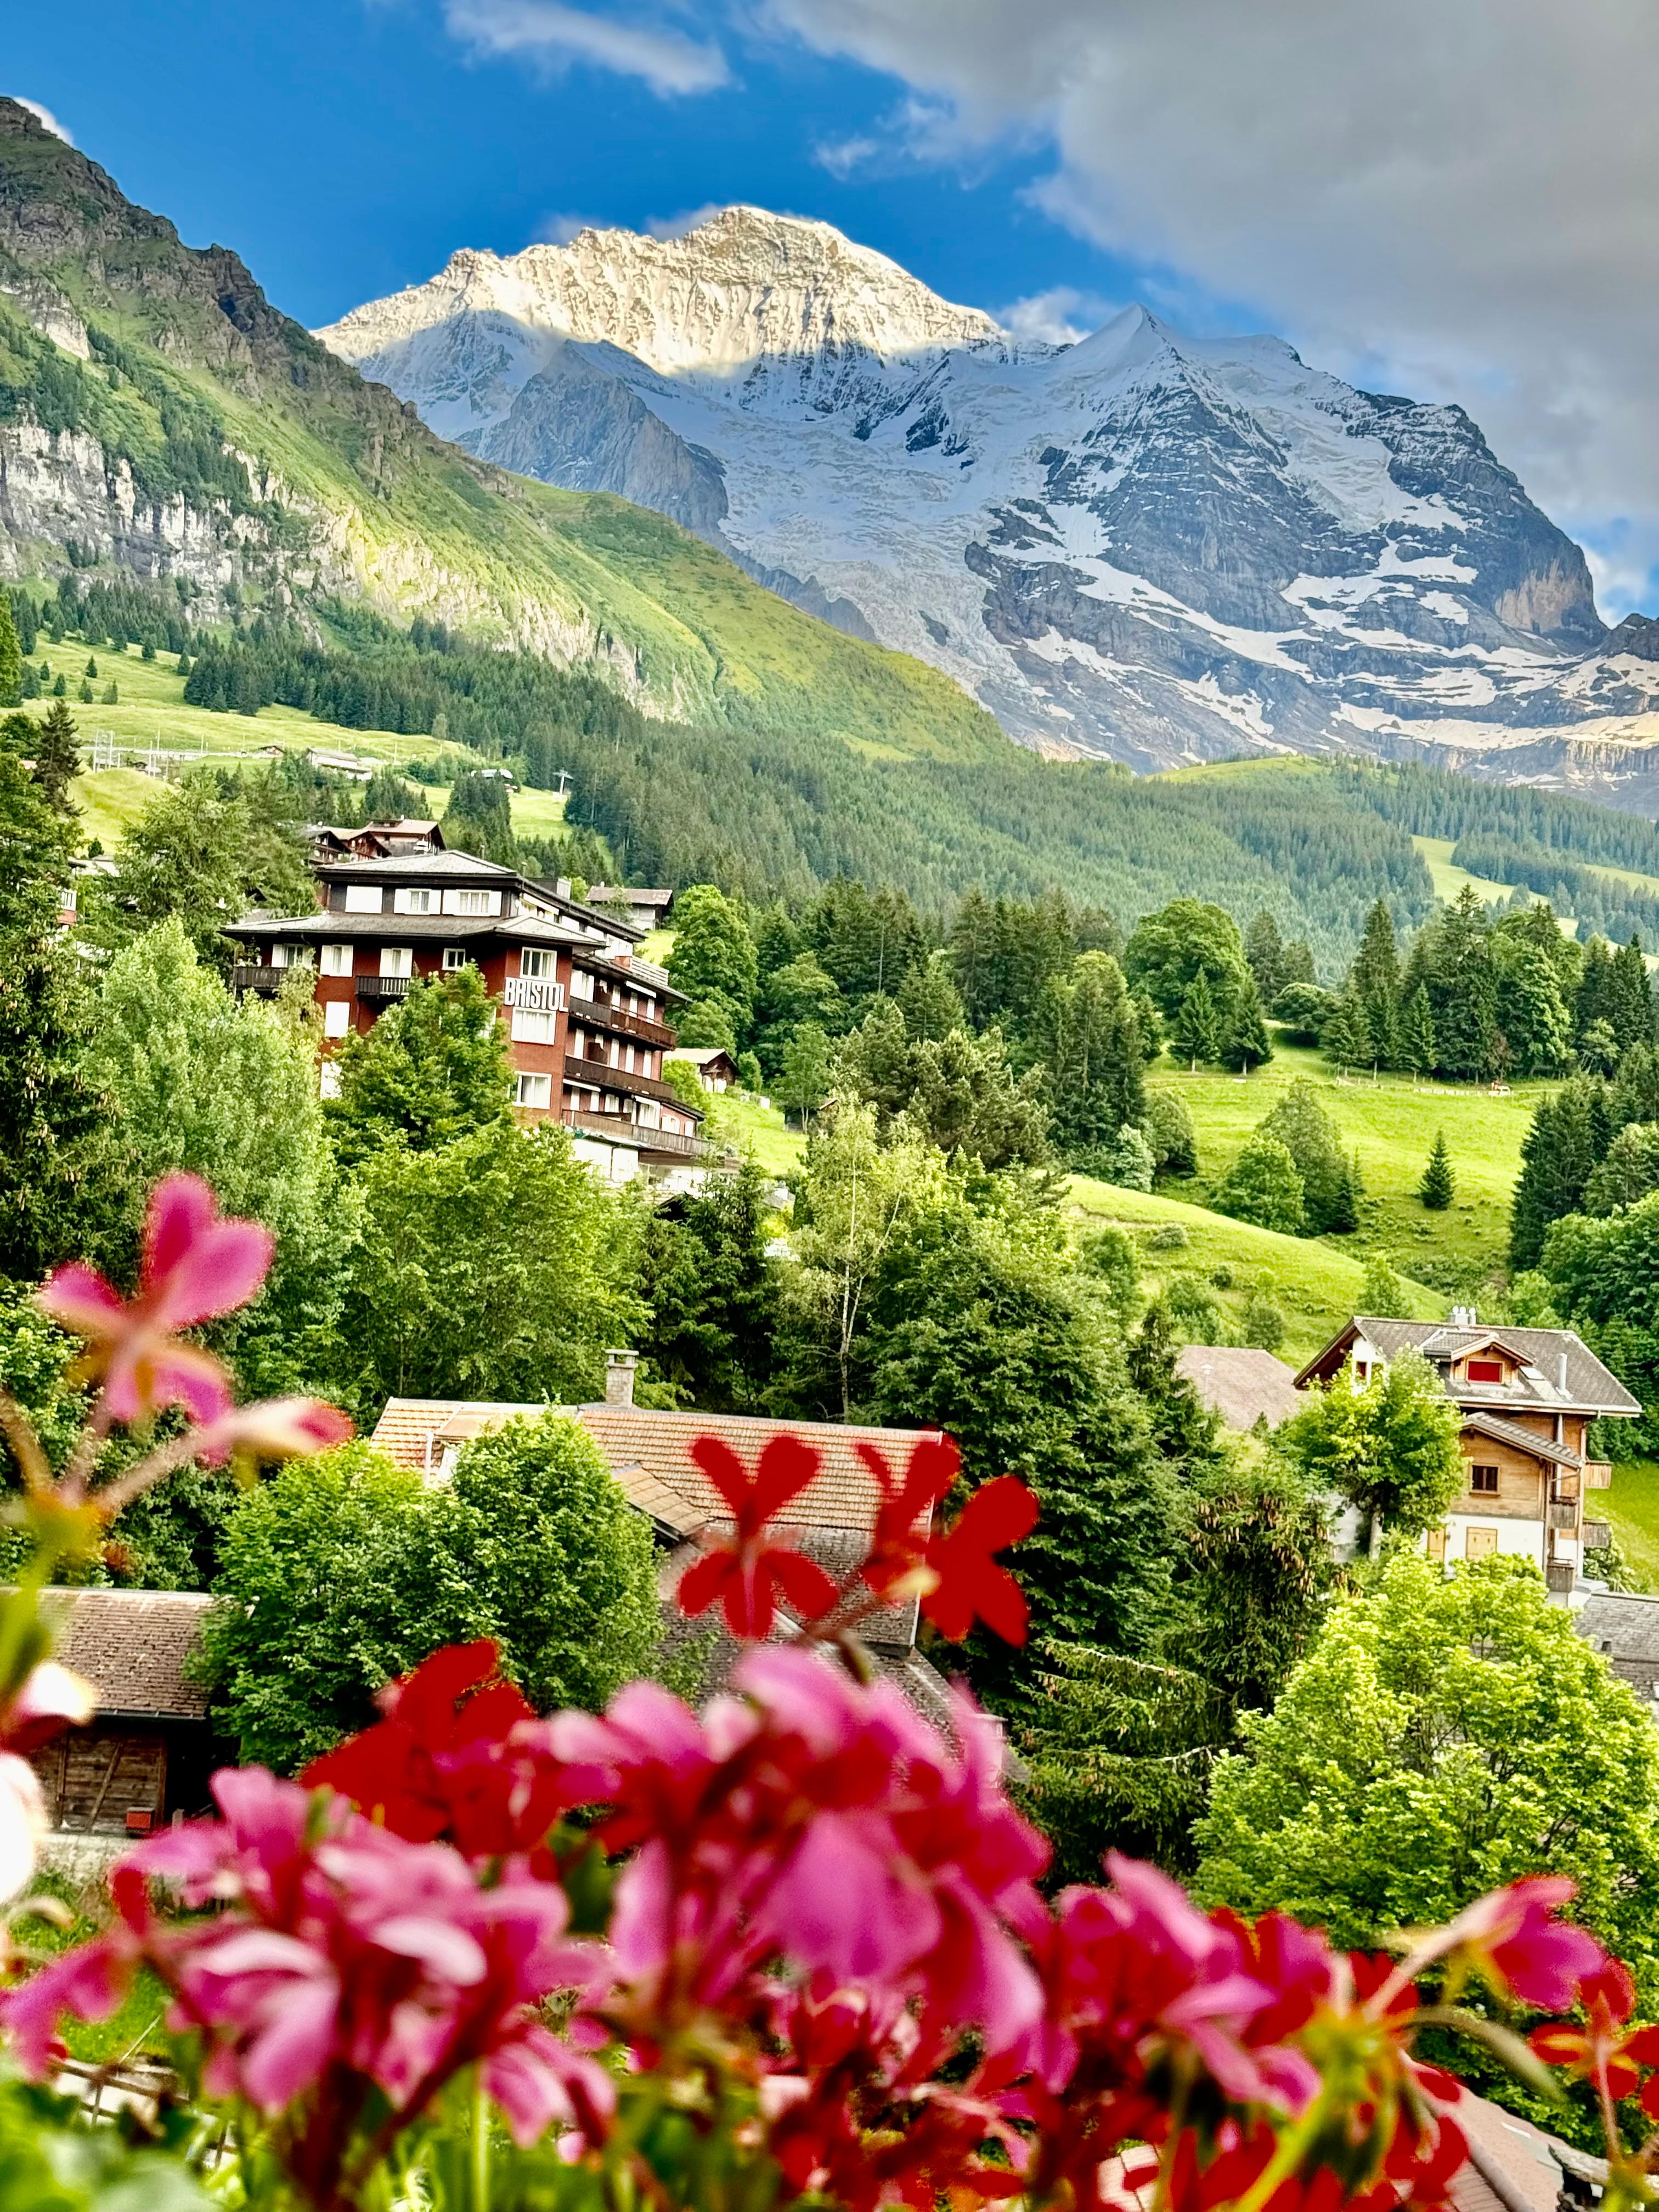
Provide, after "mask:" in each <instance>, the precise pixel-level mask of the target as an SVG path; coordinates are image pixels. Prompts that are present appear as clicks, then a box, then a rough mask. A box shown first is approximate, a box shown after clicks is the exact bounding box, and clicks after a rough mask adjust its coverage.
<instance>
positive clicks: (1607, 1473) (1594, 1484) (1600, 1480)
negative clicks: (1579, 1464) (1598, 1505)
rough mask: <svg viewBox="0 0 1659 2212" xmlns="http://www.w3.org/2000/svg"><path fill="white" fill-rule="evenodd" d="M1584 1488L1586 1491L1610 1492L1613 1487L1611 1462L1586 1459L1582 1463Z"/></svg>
mask: <svg viewBox="0 0 1659 2212" xmlns="http://www.w3.org/2000/svg"><path fill="white" fill-rule="evenodd" d="M1584 1487H1585V1489H1586V1490H1610V1489H1611V1488H1612V1487H1613V1462H1612V1461H1611V1460H1605V1459H1587V1460H1586V1461H1585V1462H1584Z"/></svg>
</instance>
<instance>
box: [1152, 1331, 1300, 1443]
mask: <svg viewBox="0 0 1659 2212" xmlns="http://www.w3.org/2000/svg"><path fill="white" fill-rule="evenodd" d="M1176 1374H1177V1375H1178V1376H1180V1377H1181V1378H1182V1381H1183V1382H1185V1383H1191V1384H1192V1386H1193V1388H1194V1390H1195V1391H1196V1392H1197V1393H1198V1397H1199V1402H1200V1404H1201V1405H1205V1406H1207V1407H1209V1408H1210V1410H1211V1412H1212V1413H1219V1414H1220V1416H1221V1419H1222V1420H1223V1421H1224V1422H1225V1425H1227V1427H1228V1428H1230V1429H1253V1428H1254V1427H1255V1425H1256V1423H1257V1422H1258V1421H1265V1422H1266V1423H1267V1426H1268V1427H1269V1428H1270V1429H1276V1428H1277V1427H1278V1426H1279V1423H1280V1422H1281V1421H1286V1420H1288V1419H1290V1417H1291V1414H1292V1413H1295V1412H1297V1409H1298V1407H1300V1405H1301V1403H1302V1401H1301V1400H1300V1399H1299V1398H1298V1397H1297V1388H1296V1370H1295V1368H1294V1367H1289V1366H1287V1365H1286V1364H1285V1362H1284V1361H1283V1360H1282V1359H1275V1358H1273V1353H1272V1352H1257V1351H1255V1350H1253V1349H1252V1348H1251V1347H1250V1346H1248V1345H1231V1344H1187V1345H1183V1346H1182V1348H1181V1350H1180V1351H1179V1352H1177V1353H1176Z"/></svg>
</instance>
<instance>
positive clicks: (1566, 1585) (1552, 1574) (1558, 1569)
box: [1544, 1559, 1578, 1597]
mask: <svg viewBox="0 0 1659 2212" xmlns="http://www.w3.org/2000/svg"><path fill="white" fill-rule="evenodd" d="M1577 1574H1578V1571H1577V1568H1576V1567H1575V1566H1574V1565H1573V1564H1572V1562H1571V1559H1552V1560H1551V1561H1550V1563H1549V1565H1547V1567H1546V1568H1545V1570H1544V1587H1545V1589H1547V1590H1548V1592H1549V1594H1550V1595H1551V1596H1552V1597H1565V1596H1566V1595H1568V1594H1569V1592H1570V1591H1571V1589H1572V1586H1573V1583H1575V1581H1577Z"/></svg>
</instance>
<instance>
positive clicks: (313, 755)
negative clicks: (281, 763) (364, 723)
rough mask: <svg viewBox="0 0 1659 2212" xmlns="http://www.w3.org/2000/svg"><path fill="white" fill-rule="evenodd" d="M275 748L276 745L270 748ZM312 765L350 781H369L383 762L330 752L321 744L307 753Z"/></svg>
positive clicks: (322, 771)
mask: <svg viewBox="0 0 1659 2212" xmlns="http://www.w3.org/2000/svg"><path fill="white" fill-rule="evenodd" d="M269 750H276V748H275V747H271V748H269ZM306 759H307V762H308V763H310V765H311V766H312V767H313V768H314V769H319V770H320V771H321V773H322V774H323V775H342V776H344V777H345V778H346V780H347V781H348V782H350V783H367V782H368V781H369V779H370V777H371V776H372V775H374V771H375V769H377V768H379V767H380V765H381V763H380V762H379V761H372V760H362V759H360V758H359V757H358V756H357V755H356V753H337V752H330V751H328V750H326V749H325V747H323V746H321V745H313V747H312V748H311V750H310V751H309V752H308V753H307V755H306Z"/></svg>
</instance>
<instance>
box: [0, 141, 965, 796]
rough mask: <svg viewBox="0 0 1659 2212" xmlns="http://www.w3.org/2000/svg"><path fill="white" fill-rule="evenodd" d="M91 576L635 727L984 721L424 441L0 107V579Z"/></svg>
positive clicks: (617, 518) (721, 570) (736, 589)
mask: <svg viewBox="0 0 1659 2212" xmlns="http://www.w3.org/2000/svg"><path fill="white" fill-rule="evenodd" d="M94 561H104V562H111V563H113V564H114V565H115V566H117V567H118V568H123V569H125V570H128V571H130V572H131V573H133V574H137V575H140V576H144V577H149V578H158V577H159V578H164V579H167V578H172V579H179V580H182V582H183V583H184V585H185V586H186V588H188V589H190V590H191V591H192V592H199V593H201V594H203V595H204V596H205V598H206V599H207V602H208V604H209V605H210V607H211V608H212V609H213V611H215V612H218V611H222V610H223V609H225V608H227V607H230V608H234V605H237V604H239V603H240V602H242V601H248V602H251V603H252V604H269V605H272V606H274V607H275V608H276V609H277V610H279V611H293V610H295V609H296V608H297V609H301V610H303V608H304V607H305V605H306V604H307V601H308V600H309V599H312V598H313V597H315V596H316V595H318V594H323V595H329V594H333V595H337V596H339V597H343V598H347V599H365V600H367V601H368V603H369V604H370V605H373V606H374V607H375V608H376V609H377V610H378V611H380V612H382V613H384V614H386V615H389V616H392V617H394V618H395V619H397V620H399V621H404V622H407V621H408V620H409V619H410V617H413V616H414V615H416V614H417V613H418V614H421V615H423V616H425V617H428V618H431V619H437V620H440V621H442V622H444V623H446V624H447V625H448V626H450V627H452V628H453V629H457V630H459V631H461V632H464V633H465V634H466V635H469V636H471V637H472V638H474V639H475V640H476V641H478V642H480V643H491V642H494V643H498V644H502V645H510V646H516V647H522V648H524V649H526V650H529V651H532V652H534V653H540V654H543V655H544V656H546V657H547V658H549V659H551V660H553V661H555V662H556V663H557V664H559V665H586V666H592V667H594V668H595V669H597V670H599V671H602V672H603V673H604V674H605V676H606V678H607V679H608V680H609V681H611V683H612V684H614V685H615V687H616V688H617V690H621V691H622V692H623V693H624V694H625V695H626V696H629V697H630V698H632V699H633V700H634V701H635V702H636V703H638V704H639V705H641V707H642V708H645V709H646V710H647V712H649V713H652V714H658V715H664V716H667V717H669V718H671V719H674V720H705V721H707V722H708V723H710V724H712V725H714V726H750V727H753V726H767V725H769V724H778V725H787V726H802V727H806V728H811V729H814V730H822V731H823V732H826V733H829V734H833V735H835V736H836V737H840V738H847V739H849V740H851V741H854V742H864V743H870V744H889V745H891V746H893V747H895V748H896V749H897V750H915V751H918V752H922V753H931V754H935V755H942V756H945V757H955V756H957V755H961V756H962V757H973V756H974V755H975V754H978V753H982V752H984V751H986V750H988V749H991V748H994V747H995V746H998V745H1000V744H1001V743H1002V739H1001V738H1000V734H999V732H997V729H996V727H995V725H994V722H993V721H992V720H991V719H990V717H989V716H988V715H987V714H984V713H983V712H982V711H981V710H979V709H977V708H975V707H974V706H973V704H972V703H971V702H969V700H967V699H966V698H965V697H964V696H963V694H962V693H961V692H960V690H958V688H957V686H955V685H954V684H951V682H950V681H949V680H948V678H944V677H941V676H940V675H939V674H938V673H936V672H935V671H933V670H932V669H930V668H927V667H925V666H923V665H920V664H913V663H911V662H908V661H907V660H905V659H903V658H902V656H900V655H898V654H896V653H890V652H888V651H885V650H884V649H881V648H879V647H872V646H871V645H869V644H867V643H864V642H860V641H852V640H849V639H848V638H846V637H845V636H842V635H836V632H835V631H834V630H833V629H830V628H829V627H827V626H825V625H823V624H821V623H817V622H816V621H813V620H811V619H809V618H808V617H805V616H804V615H802V614H800V613H799V612H798V611H796V610H795V609H793V608H791V607H789V606H787V605H781V603H780V602H779V601H778V599H776V598H775V597H774V596H772V595H769V594H768V593H766V592H763V591H761V590H759V589H757V587H756V586H753V585H752V584H751V583H750V582H749V581H747V580H745V579H744V577H743V576H742V575H740V574H738V573H737V572H736V571H735V570H734V569H732V567H731V566H730V565H729V564H728V563H727V562H726V561H724V560H723V559H721V558H720V556H719V555H718V553H717V552H715V551H712V550H710V548H709V546H708V544H707V543H706V542H703V541H700V540H699V539H698V538H696V537H694V536H688V535H687V534H685V533H684V532H683V531H682V530H681V529H680V528H679V527H678V526H676V525H675V524H674V523H673V522H672V521H671V520H663V519H662V518H661V517H660V516H659V515H657V514H655V513H647V512H646V511H645V510H643V509H641V508H635V507H627V506H624V505H623V503H622V502H621V501H618V500H616V499H614V498H611V497H610V496H609V495H607V494H606V493H605V491H603V490H602V489H598V488H596V489H592V490H591V491H578V492H577V493H575V494H572V493H571V492H568V491H563V490H559V489H555V488H552V487H550V486H548V485H546V484H544V483H537V482H535V481H534V480H533V479H532V478H531V477H526V476H523V475H515V474H513V473H509V472H507V471H503V470H501V469H499V468H498V467H496V466H495V465H494V464H493V463H490V462H489V461H488V460H484V459H479V458H477V456H474V455H471V454H468V453H464V452H462V451H460V450H459V449H458V448H456V447H452V446H448V445H447V444H445V443H443V442H442V441H440V440H439V439H437V438H436V437H435V435H433V433H432V432H431V431H429V430H428V428H426V426H425V425H424V424H423V423H422V422H421V420H420V418H419V416H418V415H417V413H416V410H414V409H413V408H412V407H410V406H408V405H406V404H404V402H402V401H400V400H398V398H395V397H394V396H393V395H392V393H390V392H387V391H386V389H385V388H384V387H383V386H377V385H374V384H370V383H368V382H366V381H365V380H363V379H362V377H361V376H359V375H358V374H357V372H356V370H355V369H354V368H351V367H350V366H349V364H348V363H345V362H342V361H340V360H339V359H338V358H337V356H335V355H333V354H331V352H329V351H328V350H327V349H325V347H323V346H322V345H321V344H319V342H318V341H317V340H316V339H315V338H313V337H312V336H311V334H310V333H309V332H308V331H305V330H304V329H302V327H301V325H298V324H297V323H295V322H294V321H292V320H291V319H289V317H287V316H285V315H283V314H282V313H281V312H280V311H279V310H278V309H276V307H273V306H272V305H271V304H270V301H268V300H267V299H266V298H265V295H264V293H263V291H262V290H261V289H260V288H259V286H258V283H257V282H256V281H255V280H254V278H253V276H252V274H251V272H250V271H249V270H247V268H246V265H245V264H243V263H242V262H241V260H240V258H239V257H238V256H237V255H235V254H234V252H231V251H229V250H228V248H225V247H222V246H209V247H206V248H193V247H189V246H184V245H183V244H182V243H181V242H180V240H179V235H178V233H177V231H176V229H175V228H174V227H173V224H172V223H171V222H168V221H167V219H166V218H165V217H164V216H158V215H155V214H153V213H151V212H150V211H149V210H145V209H143V208H139V207H137V206H136V205H135V204H133V203H132V202H131V201H129V200H128V199H127V198H126V197H125V195H124V194H123V193H122V192H121V191H120V190H119V187H118V185H116V184H115V183H114V181H113V179H111V178H110V177H109V176H108V175H107V174H106V173H105V172H104V171H103V170H102V169H100V168H99V167H97V165H96V164H95V163H94V162H93V161H90V160H89V159H88V157H87V156H86V155H84V154H82V153H81V152H79V151H78V150H76V149H74V148H71V147H70V146H69V145H68V144H67V143H65V142H64V141H63V140H62V139H60V138H58V137H54V136H52V134H50V133H48V132H46V131H44V130H43V129H42V127H41V126H40V124H39V122H38V121H37V120H36V118H34V117H33V115H32V114H30V113H29V112H27V110H25V109H23V108H22V107H21V106H19V105H18V104H17V103H16V102H15V101H11V100H0V574H10V575H13V576H27V575H33V574H41V575H49V574H55V573H58V571H60V570H61V569H62V568H64V566H65V565H66V563H67V564H69V565H72V566H76V567H79V566H84V565H86V564H88V563H89V562H94Z"/></svg>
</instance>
